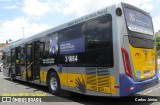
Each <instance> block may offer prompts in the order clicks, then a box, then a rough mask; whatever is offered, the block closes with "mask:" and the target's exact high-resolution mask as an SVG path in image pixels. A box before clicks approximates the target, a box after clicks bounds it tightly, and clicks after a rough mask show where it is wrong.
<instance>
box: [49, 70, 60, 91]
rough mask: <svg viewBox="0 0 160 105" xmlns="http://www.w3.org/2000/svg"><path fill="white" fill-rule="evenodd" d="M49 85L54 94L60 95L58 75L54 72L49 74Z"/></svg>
mask: <svg viewBox="0 0 160 105" xmlns="http://www.w3.org/2000/svg"><path fill="white" fill-rule="evenodd" d="M47 84H48V88H49V90H50V92H51V93H52V94H58V92H59V90H60V82H59V78H58V75H57V74H56V73H54V72H52V73H50V74H49V77H48V81H47Z"/></svg>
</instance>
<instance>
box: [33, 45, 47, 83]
mask: <svg viewBox="0 0 160 105" xmlns="http://www.w3.org/2000/svg"><path fill="white" fill-rule="evenodd" d="M44 45H45V44H44V43H43V42H33V49H34V53H33V56H34V57H33V58H34V60H33V68H34V71H33V73H34V74H33V77H34V82H39V80H40V67H41V61H42V56H43V53H44Z"/></svg>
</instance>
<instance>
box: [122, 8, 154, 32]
mask: <svg viewBox="0 0 160 105" xmlns="http://www.w3.org/2000/svg"><path fill="white" fill-rule="evenodd" d="M124 13H125V18H126V22H127V26H128V29H129V30H130V31H134V32H139V33H143V34H148V35H153V26H152V20H151V18H150V17H149V16H147V15H145V14H143V13H142V12H139V11H136V10H133V9H130V8H126V7H125V8H124Z"/></svg>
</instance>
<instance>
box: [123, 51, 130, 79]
mask: <svg viewBox="0 0 160 105" xmlns="http://www.w3.org/2000/svg"><path fill="white" fill-rule="evenodd" d="M121 50H122V57H123V64H124V68H125V73H126V75H127V76H129V77H132V72H131V65H130V61H129V55H128V52H127V51H126V49H124V48H121Z"/></svg>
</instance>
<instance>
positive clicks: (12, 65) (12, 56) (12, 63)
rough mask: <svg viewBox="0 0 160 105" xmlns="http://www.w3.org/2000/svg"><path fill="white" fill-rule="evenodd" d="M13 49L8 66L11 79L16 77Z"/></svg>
mask: <svg viewBox="0 0 160 105" xmlns="http://www.w3.org/2000/svg"><path fill="white" fill-rule="evenodd" d="M15 61H16V58H15V49H11V66H10V76H11V78H15V76H16V69H15V65H16V63H15Z"/></svg>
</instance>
